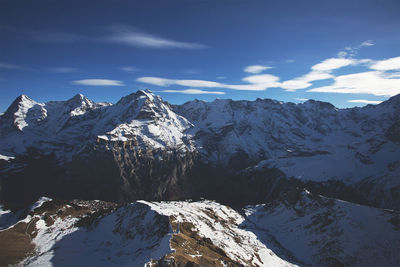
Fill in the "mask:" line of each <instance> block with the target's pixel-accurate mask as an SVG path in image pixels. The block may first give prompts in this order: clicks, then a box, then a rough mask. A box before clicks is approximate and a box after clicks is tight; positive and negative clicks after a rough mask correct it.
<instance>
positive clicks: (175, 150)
mask: <svg viewBox="0 0 400 267" xmlns="http://www.w3.org/2000/svg"><path fill="white" fill-rule="evenodd" d="M399 99H400V96H395V97H392V98H391V99H389V100H388V101H385V102H383V103H381V104H379V105H367V106H366V107H363V108H351V109H337V108H335V107H334V106H333V105H331V104H329V103H325V102H320V101H314V100H309V101H306V102H305V103H300V104H294V103H284V102H280V101H276V100H271V99H257V100H256V101H244V100H242V101H233V100H230V99H217V100H215V101H213V102H204V101H199V100H194V101H190V102H187V103H185V104H182V105H170V104H168V103H167V102H165V101H163V100H162V99H161V98H160V97H159V96H156V95H154V94H153V93H152V92H150V91H148V90H146V91H137V92H135V93H132V94H130V95H128V96H125V97H123V98H121V99H120V100H119V101H118V102H117V103H115V104H107V103H95V102H93V101H91V100H89V99H88V98H86V97H84V96H83V95H80V94H78V95H76V96H74V97H73V98H71V99H69V100H67V101H50V102H47V103H38V102H35V101H34V100H32V99H30V98H29V97H26V96H20V97H19V98H17V99H16V100H15V101H14V102H13V104H12V105H11V106H10V108H9V109H8V110H7V111H6V113H5V114H4V115H2V116H1V117H0V129H1V133H0V136H1V139H0V155H3V156H2V157H1V158H5V159H12V158H13V157H15V158H16V159H15V160H14V161H17V160H18V158H19V157H24V156H25V157H26V155H27V153H28V152H29V151H31V150H34V151H36V152H35V153H37V154H38V155H39V156H40V155H41V156H44V157H48V156H49V155H52V154H54V155H55V157H56V162H57V166H55V168H56V169H57V168H59V167H60V166H62V168H65V169H66V170H65V169H63V170H62V171H61V172H62V173H64V174H63V175H65V176H66V177H73V176H74V175H71V174H69V173H71V172H73V170H70V168H77V170H74V171H76V172H77V173H88V174H87V176H90V177H92V176H93V179H95V176H99V175H100V176H103V174H102V173H96V172H94V171H93V168H94V169H96V168H95V167H93V168H92V167H91V166H99V165H104V168H105V170H104V171H103V173H104V175H105V174H106V173H108V171H110V173H111V174H108V175H107V177H109V178H106V177H105V178H104V179H106V180H107V181H108V182H110V183H111V184H112V186H114V187H116V188H124V189H123V191H124V192H125V193H126V194H127V196H126V195H125V193H124V197H121V196H120V195H118V194H120V193H115V192H114V193H115V194H116V195H118V196H117V197H116V196H115V194H114V193H113V196H112V197H110V198H112V199H114V198H119V197H121V198H127V199H136V197H137V196H146V198H148V199H152V198H153V197H155V196H157V197H156V199H165V198H167V199H172V198H179V197H187V196H191V195H194V194H199V193H200V191H199V189H198V188H204V186H205V185H206V184H207V183H206V182H204V183H202V182H200V181H197V180H196V179H203V178H201V177H199V176H202V175H205V176H207V179H205V180H207V181H208V178H209V179H210V182H215V183H216V185H215V186H216V187H218V186H222V185H223V184H224V183H225V182H226V181H225V180H224V179H228V176H235V177H238V178H237V179H238V180H237V181H236V182H238V183H239V181H240V183H241V181H242V179H243V177H241V176H240V175H242V174H243V173H247V172H249V171H251V172H261V173H264V174H265V173H268V175H266V176H265V177H268V179H270V178H271V177H270V173H274V172H273V171H271V170H276V171H277V172H278V177H281V176H285V177H286V178H288V179H289V178H293V179H295V180H296V181H301V183H303V182H304V183H308V182H310V183H317V184H326V183H328V182H329V181H336V182H338V183H341V184H343V185H342V186H341V189H340V190H342V189H343V187H345V186H349V187H351V188H353V190H356V191H357V192H358V190H360V191H361V192H358V193H359V194H360V195H362V196H363V199H362V200H363V201H370V203H374V205H377V206H384V207H392V208H394V207H400V196H399V195H398V194H397V193H396V192H397V191H396V188H399V186H400V180H399V179H398V177H399V175H400V161H399V158H400V141H399V140H400V135H399V130H398V129H400V115H399V114H400V113H399V106H400V105H399ZM39 156H38V157H39ZM24 160H25V159H24ZM82 161H83V162H84V163H82ZM1 162H3V161H2V160H0V163H1ZM12 162H13V160H11V161H10V162H9V163H3V164H5V165H7V166H9V167H7V168H10V169H13V166H14V165H13V163H12ZM77 162H79V164H78V163H77ZM88 162H91V164H89V163H88ZM100 162H101V163H100ZM109 165H110V166H109ZM18 166H20V165H18ZM77 166H79V167H77ZM106 166H108V167H107V168H106ZM338 166H340V167H338ZM82 168H83V169H86V168H87V170H86V171H85V172H83V171H82ZM97 169H99V170H100V168H97ZM97 169H96V170H97ZM144 170H145V171H144ZM38 172H39V173H40V171H38ZM7 173H9V172H8V171H7ZM95 173H96V174H95ZM228 174H229V175H228ZM57 175H58V174H57ZM57 175H56V176H57ZM79 175H80V174H79ZM79 175H78V174H76V177H75V179H78V177H80V176H79ZM21 177H22V174H21ZM111 177H113V178H111ZM115 177H116V178H115ZM21 179H22V178H21ZM60 179H61V178H60ZM62 179H66V178H62ZM71 179H73V178H71ZM115 179H116V180H118V181H119V179H122V181H119V182H118V183H116V182H115V183H114V181H115ZM263 179H264V180H265V181H263V182H262V183H264V184H266V183H267V184H269V185H271V184H270V183H269V182H266V180H268V179H267V178H263ZM274 179H275V178H274ZM78 180H79V181H86V180H85V179H82V178H79V179H78ZM63 181H64V180H63ZM87 181H88V182H87V183H88V184H90V183H91V182H89V181H91V180H90V179H88V180H87ZM285 181H289V180H285ZM254 182H255V181H254ZM285 183H286V182H285ZM149 187H153V188H152V189H150V188H149ZM322 187H324V188H325V185H323V186H322ZM110 188H111V187H110ZM234 188H235V187H234ZM239 188H240V186H239ZM335 188H336V189H335V190H338V189H337V188H338V187H337V185H335ZM139 189H140V190H139ZM104 190H106V189H104ZM135 190H139V191H140V192H139V191H135ZM146 190H148V191H146ZM215 190H216V189H215ZM332 190H333V189H332ZM335 190H333V191H335ZM106 191H107V190H106ZM132 191H134V192H132ZM145 191H146V192H145ZM211 191H212V190H210V192H211ZM215 192H216V191H215ZM215 192H212V193H213V196H215V195H217V194H216V193H215ZM341 192H342V191H341ZM380 192H384V193H383V194H380ZM358 193H357V194H358ZM121 194H122V193H121ZM260 195H262V194H260ZM196 196H198V195H196ZM247 196H250V194H248V195H247ZM363 203H364V202H363Z"/></svg>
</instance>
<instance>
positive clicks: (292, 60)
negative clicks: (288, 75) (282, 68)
mask: <svg viewBox="0 0 400 267" xmlns="http://www.w3.org/2000/svg"><path fill="white" fill-rule="evenodd" d="M293 62H294V59H286V60H285V63H293Z"/></svg>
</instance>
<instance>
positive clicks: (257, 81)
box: [137, 74, 279, 91]
mask: <svg viewBox="0 0 400 267" xmlns="http://www.w3.org/2000/svg"><path fill="white" fill-rule="evenodd" d="M137 81H138V82H142V83H147V84H153V85H157V86H162V87H168V86H170V85H179V86H186V87H197V88H225V89H232V90H248V91H263V90H266V89H267V88H271V87H279V77H277V76H274V75H271V74H262V75H251V76H247V77H245V78H243V79H242V81H244V82H247V84H226V83H220V82H214V81H206V80H177V79H166V78H160V77H140V78H137Z"/></svg>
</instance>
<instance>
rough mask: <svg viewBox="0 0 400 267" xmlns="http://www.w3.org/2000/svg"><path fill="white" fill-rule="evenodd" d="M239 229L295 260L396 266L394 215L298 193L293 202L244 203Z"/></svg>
mask: <svg viewBox="0 0 400 267" xmlns="http://www.w3.org/2000/svg"><path fill="white" fill-rule="evenodd" d="M245 213H246V222H245V223H244V227H245V228H246V229H248V230H250V229H252V231H253V232H254V233H255V234H256V235H257V236H258V238H260V240H262V241H264V242H272V243H274V244H275V248H277V250H278V251H281V252H282V253H285V254H286V255H290V258H291V259H292V260H294V261H295V262H298V263H301V264H304V265H311V266H321V265H323V266H327V265H328V266H398V265H399V264H400V257H399V254H398V250H399V248H400V228H399V227H400V224H399V222H400V221H399V220H400V213H399V212H394V211H390V210H382V209H377V208H372V207H368V206H362V205H356V204H353V203H350V202H346V201H340V200H336V199H330V198H325V197H322V196H313V195H311V193H309V192H307V191H306V192H303V193H301V194H300V195H299V196H298V199H297V201H296V203H295V204H293V203H292V204H289V203H288V202H286V201H280V202H278V201H276V202H275V203H270V204H268V205H258V206H253V207H248V208H247V209H246V211H245Z"/></svg>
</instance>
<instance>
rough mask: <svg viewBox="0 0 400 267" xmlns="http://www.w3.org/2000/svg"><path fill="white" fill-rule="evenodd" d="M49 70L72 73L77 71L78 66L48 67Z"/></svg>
mask: <svg viewBox="0 0 400 267" xmlns="http://www.w3.org/2000/svg"><path fill="white" fill-rule="evenodd" d="M47 70H48V71H49V72H53V73H72V72H77V71H78V69H77V68H71V67H52V68H48V69H47Z"/></svg>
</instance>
